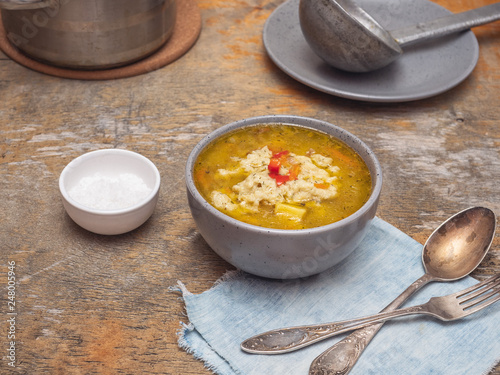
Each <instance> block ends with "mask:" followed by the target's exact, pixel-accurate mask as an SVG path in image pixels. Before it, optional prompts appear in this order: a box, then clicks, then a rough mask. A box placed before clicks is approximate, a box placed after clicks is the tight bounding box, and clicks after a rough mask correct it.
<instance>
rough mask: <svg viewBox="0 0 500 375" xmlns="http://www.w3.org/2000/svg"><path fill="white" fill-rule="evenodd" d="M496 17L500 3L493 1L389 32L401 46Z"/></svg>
mask: <svg viewBox="0 0 500 375" xmlns="http://www.w3.org/2000/svg"><path fill="white" fill-rule="evenodd" d="M498 19H500V3H495V4H491V5H486V6H484V7H481V8H477V9H472V10H469V11H466V12H462V13H456V14H450V15H448V16H445V17H442V18H438V19H435V20H432V21H428V22H422V23H419V24H416V25H413V26H409V27H406V28H402V29H399V30H394V31H391V32H390V34H391V36H392V37H393V38H394V39H395V40H396V41H397V42H398V44H399V45H400V46H401V47H405V46H409V45H411V44H414V43H416V42H420V41H425V40H429V39H434V38H437V37H441V36H445V35H449V34H452V33H455V32H459V31H464V30H468V29H470V28H471V27H474V26H480V25H484V24H486V23H489V22H493V21H496V20H498Z"/></svg>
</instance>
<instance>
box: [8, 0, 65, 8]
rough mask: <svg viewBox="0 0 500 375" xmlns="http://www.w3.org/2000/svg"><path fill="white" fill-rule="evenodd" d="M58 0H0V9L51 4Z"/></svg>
mask: <svg viewBox="0 0 500 375" xmlns="http://www.w3.org/2000/svg"><path fill="white" fill-rule="evenodd" d="M55 1H57V0H0V9H9V10H22V9H38V8H46V7H49V6H51V5H52V4H53V3H54V2H55Z"/></svg>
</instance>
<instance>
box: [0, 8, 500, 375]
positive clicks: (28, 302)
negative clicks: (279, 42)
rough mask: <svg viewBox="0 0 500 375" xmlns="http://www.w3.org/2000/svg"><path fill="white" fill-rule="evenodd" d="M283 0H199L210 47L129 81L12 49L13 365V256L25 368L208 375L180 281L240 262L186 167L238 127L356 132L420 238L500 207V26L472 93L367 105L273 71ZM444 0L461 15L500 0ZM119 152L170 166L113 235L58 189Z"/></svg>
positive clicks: (6, 255)
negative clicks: (206, 232)
mask: <svg viewBox="0 0 500 375" xmlns="http://www.w3.org/2000/svg"><path fill="white" fill-rule="evenodd" d="M281 2H282V1H281V0H270V1H267V0H265V1H258V0H249V1H243V2H241V1H234V0H227V1H224V2H221V1H216V0H199V1H198V4H199V7H200V10H201V14H202V19H203V30H202V33H201V35H200V38H199V40H198V41H197V43H196V45H195V46H194V47H193V48H192V49H191V50H190V51H189V52H188V53H187V54H186V55H184V56H183V57H182V58H181V59H179V60H177V61H175V62H174V63H172V64H170V65H168V66H166V67H164V68H162V69H160V70H157V71H153V72H150V73H148V74H144V75H140V76H136V77H132V78H127V79H120V80H112V81H79V80H68V79H62V78H57V77H52V76H48V75H44V74H41V73H38V72H34V71H31V70H29V69H26V68H25V67H23V66H21V65H19V64H17V63H16V62H13V61H11V60H10V59H9V58H7V57H6V56H5V55H1V56H0V58H1V59H0V92H1V96H0V97H1V104H0V175H1V178H0V212H1V216H0V250H1V252H0V259H1V262H0V266H1V270H0V275H1V276H0V277H1V279H0V280H1V281H0V286H1V289H0V290H1V293H2V296H1V298H2V302H1V303H2V307H1V309H0V311H1V312H2V319H3V321H4V324H3V325H2V327H3V328H2V333H1V334H0V336H1V339H0V341H1V342H2V357H3V360H2V362H1V363H0V368H1V369H2V370H1V371H0V372H1V373H6V370H5V369H6V368H8V367H7V361H6V360H5V357H4V356H5V352H6V342H7V337H6V336H7V325H6V324H5V319H6V311H7V310H6V306H7V301H8V300H7V298H8V295H7V287H6V286H7V272H8V262H15V267H16V268H15V274H16V276H15V277H16V284H15V287H16V300H15V302H16V311H17V313H18V315H17V320H16V326H15V329H16V331H15V334H16V368H15V369H12V370H13V373H18V374H45V373H48V374H97V373H99V374H125V373H126V374H132V373H134V374H209V373H210V372H209V371H208V370H207V369H205V368H204V366H203V364H202V363H201V362H199V361H197V360H195V359H194V358H193V357H192V356H191V355H190V354H187V353H186V352H184V351H183V350H181V349H179V348H178V346H177V336H176V331H177V330H178V329H179V322H180V321H184V322H185V321H187V318H186V317H185V315H184V310H183V303H182V301H181V300H180V299H179V295H178V294H176V293H174V292H172V291H170V290H169V287H170V286H173V285H175V284H176V282H177V280H181V281H183V282H184V283H185V284H186V286H187V287H188V288H189V290H190V291H191V292H193V293H201V292H203V291H205V290H207V289H209V288H210V287H211V286H212V285H213V283H214V282H215V281H216V280H217V279H218V278H219V277H220V276H222V275H223V274H224V273H225V271H226V270H230V269H233V267H232V266H231V265H229V264H227V263H225V262H224V261H223V260H221V258H219V257H218V256H217V255H216V254H215V253H214V252H213V251H212V250H211V249H210V248H209V247H208V246H207V245H206V243H205V242H204V241H203V239H202V238H201V237H200V235H199V234H198V232H197V230H196V227H195V225H194V223H193V220H192V219H191V216H190V213H189V209H188V206H187V202H186V193H185V187H184V175H183V173H184V165H185V161H186V158H187V156H188V154H189V152H190V151H191V149H192V147H193V146H194V145H195V144H196V143H197V142H198V141H199V140H200V139H201V138H202V137H203V136H204V135H205V134H207V133H209V132H210V131H212V130H214V129H216V128H218V127H220V126H222V125H224V124H226V123H229V122H232V121H235V120H239V119H242V118H245V117H252V116H256V115H264V114H294V115H303V116H310V117H315V118H318V119H322V120H327V121H330V122H332V123H334V124H337V125H339V126H341V127H343V128H345V129H347V130H349V131H351V132H352V133H354V134H356V135H358V136H359V137H361V138H362V139H363V140H364V141H365V142H366V143H367V144H369V145H370V146H371V147H372V149H373V150H374V151H375V153H376V154H377V155H378V157H379V159H380V162H381V164H382V166H383V171H384V174H385V185H384V189H383V194H382V198H381V201H380V207H379V211H378V215H379V216H380V217H381V218H382V219H384V220H386V221H388V222H389V223H391V224H393V225H394V226H396V227H398V228H400V229H401V230H403V231H405V232H406V233H407V234H408V235H410V236H411V237H413V238H414V239H416V240H417V241H419V242H421V243H423V242H424V241H425V240H426V238H427V237H428V235H429V234H430V233H431V232H432V231H433V229H434V228H436V226H437V225H439V224H440V223H441V222H442V221H443V220H445V219H446V218H447V217H448V216H450V215H451V214H453V213H455V212H457V211H459V210H461V209H464V208H467V207H469V206H473V205H484V206H487V207H489V208H491V209H493V210H494V211H495V213H496V214H497V215H500V182H499V181H500V115H499V109H498V106H499V98H500V53H499V50H500V48H499V46H500V23H498V22H497V23H494V24H490V25H488V26H482V27H479V28H476V29H475V33H476V35H477V38H478V40H479V44H480V58H479V62H478V65H477V67H476V69H475V70H474V72H473V73H472V74H471V75H470V77H468V78H467V79H466V80H465V81H464V82H463V83H461V84H460V85H459V86H458V87H456V88H454V89H452V90H450V91H448V92H446V93H444V94H441V95H438V96H436V97H433V98H430V99H425V100H420V101H416V102H409V103H400V104H380V103H378V104H377V103H363V102H357V101H352V100H348V99H343V98H339V97H334V96H330V95H327V94H324V93H321V92H319V91H316V90H314V89H311V88H308V87H306V86H304V85H302V84H301V83H299V82H297V81H295V80H294V79H292V78H290V77H288V76H287V75H286V74H285V73H283V72H282V71H281V70H280V69H278V68H277V67H276V66H275V65H274V64H273V62H272V61H271V60H270V59H269V57H268V56H267V54H266V52H265V49H264V47H263V44H262V27H263V25H264V22H265V20H266V19H267V17H268V16H269V15H270V14H271V12H272V11H273V10H274V9H275V8H276V7H277V6H278V5H279V4H280V3H281ZM436 2H437V3H439V4H440V5H443V6H445V7H447V8H448V9H450V10H451V11H454V12H458V11H461V10H466V9H471V8H474V7H478V6H480V5H485V4H487V3H493V2H494V1H493V0H491V1H489V0H461V1H455V0H454V1H452V0H436ZM109 147H116V148H126V149H129V150H133V151H137V152H139V153H141V154H143V155H145V156H147V157H148V158H150V159H151V160H152V161H154V163H155V164H156V165H157V166H158V168H159V170H160V173H161V175H162V187H161V198H160V201H159V204H158V206H157V209H156V211H155V213H154V215H153V216H152V217H151V219H150V220H149V221H148V222H147V223H146V224H145V225H143V226H142V227H140V228H139V229H137V230H135V231H133V232H131V233H128V234H124V235H120V236H112V237H106V236H100V235H95V234H92V233H89V232H87V231H85V230H83V229H81V228H80V227H78V226H77V225H76V224H74V223H73V222H72V220H71V219H70V218H69V217H68V216H67V215H66V214H65V211H64V208H63V206H62V204H61V200H60V196H59V191H58V177H59V174H60V173H61V171H62V169H63V168H64V166H65V165H66V164H67V163H68V162H69V161H71V160H72V159H73V158H75V157H77V156H79V155H81V154H83V153H85V152H87V151H91V150H96V149H101V148H109ZM499 245H500V237H499V236H498V234H497V236H496V238H495V240H494V245H493V248H492V250H491V252H490V253H489V255H488V256H487V258H486V259H485V260H484V262H483V263H482V264H481V266H480V267H479V268H478V269H477V271H476V272H474V276H476V277H479V278H480V277H481V276H483V275H487V274H492V273H493V272H499V271H500V246H499ZM499 355H500V353H499ZM492 373H493V374H500V366H497V368H496V370H494V371H493V372H492Z"/></svg>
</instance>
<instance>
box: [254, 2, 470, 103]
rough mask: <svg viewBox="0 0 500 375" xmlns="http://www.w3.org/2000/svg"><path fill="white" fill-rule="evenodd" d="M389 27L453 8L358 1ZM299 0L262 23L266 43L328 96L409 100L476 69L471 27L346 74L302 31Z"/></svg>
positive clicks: (279, 61)
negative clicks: (374, 67)
mask: <svg viewBox="0 0 500 375" xmlns="http://www.w3.org/2000/svg"><path fill="white" fill-rule="evenodd" d="M356 2H357V3H358V4H359V5H360V6H361V7H363V8H364V9H365V10H366V11H367V12H368V13H369V14H371V15H372V16H373V18H375V19H376V20H377V21H378V22H379V23H380V24H381V25H382V26H384V27H385V28H386V29H387V30H395V29H397V28H400V27H402V26H408V25H411V24H414V23H418V22H422V21H425V20H429V19H433V18H437V17H441V16H444V15H447V14H449V13H450V12H449V11H448V10H446V9H444V8H442V7H441V6H439V5H436V4H434V3H431V2H429V1H427V0H357V1H356ZM298 4H299V0H289V1H287V2H285V3H283V4H282V5H280V6H279V7H278V8H277V9H276V10H275V11H274V12H273V13H272V14H271V16H270V17H269V18H268V19H267V21H266V24H265V26H264V35H263V39H264V46H265V48H266V50H267V53H268V54H269V56H270V57H271V59H272V60H273V61H274V63H275V64H276V65H277V66H278V67H279V68H280V69H282V70H283V71H284V72H285V73H286V74H288V75H289V76H291V77H292V78H294V79H296V80H297V81H299V82H302V83H303V84H305V85H307V86H310V87H312V88H314V89H317V90H319V91H323V92H325V93H328V94H332V95H336V96H340V97H344V98H349V99H355V100H363V101H370V102H405V101H411V100H417V99H423V98H428V97H431V96H434V95H437V94H440V93H442V92H445V91H447V90H449V89H451V88H453V87H455V86H456V85H458V84H459V83H460V82H462V81H463V80H464V79H465V78H467V76H468V75H469V74H470V73H471V72H472V71H473V70H474V67H475V66H476V63H477V60H478V57H479V46H478V43H477V39H476V37H475V35H474V33H472V31H466V32H463V33H460V34H454V35H452V36H447V37H444V38H441V39H439V40H434V41H431V42H426V43H424V44H420V45H417V46H412V47H408V48H406V49H405V52H404V54H403V55H402V56H401V57H400V58H399V59H398V60H396V61H395V62H394V63H392V64H391V65H389V66H387V67H385V68H382V69H380V70H377V71H375V72H370V73H348V72H343V71H341V70H337V69H335V68H332V67H330V66H328V65H327V64H326V63H324V62H323V60H321V59H320V58H319V57H318V56H317V55H316V54H315V53H314V52H313V51H312V50H311V49H310V48H309V45H308V44H307V42H306V40H305V39H304V36H303V35H302V31H301V29H300V23H299V16H298Z"/></svg>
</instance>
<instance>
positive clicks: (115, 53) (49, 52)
mask: <svg viewBox="0 0 500 375" xmlns="http://www.w3.org/2000/svg"><path fill="white" fill-rule="evenodd" d="M0 8H2V21H3V25H4V28H5V32H6V34H7V38H8V39H9V41H10V43H12V44H13V45H15V46H16V47H17V48H18V49H19V50H21V51H22V52H23V53H24V54H26V55H28V56H30V57H32V58H34V59H37V60H40V61H42V62H45V63H48V64H51V65H56V66H60V67H64V68H73V69H107V68H113V67H118V66H122V65H127V64H130V63H133V62H135V61H138V60H141V59H143V58H145V57H146V56H148V55H150V54H152V53H154V52H155V51H157V50H158V49H159V48H160V47H161V46H163V45H164V44H165V43H166V41H167V40H168V39H169V38H170V36H171V34H172V32H173V28H174V25H175V16H176V0H0Z"/></svg>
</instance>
